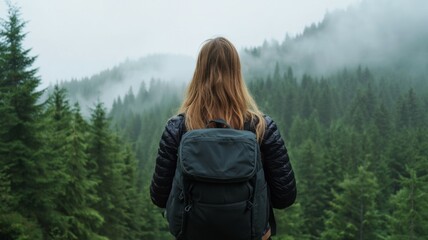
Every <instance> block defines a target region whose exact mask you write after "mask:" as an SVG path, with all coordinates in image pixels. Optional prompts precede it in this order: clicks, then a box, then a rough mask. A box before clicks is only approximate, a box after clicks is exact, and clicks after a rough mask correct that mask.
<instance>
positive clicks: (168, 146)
mask: <svg viewBox="0 0 428 240" xmlns="http://www.w3.org/2000/svg"><path fill="white" fill-rule="evenodd" d="M182 122H183V117H182V116H175V117H173V118H171V119H169V120H168V122H167V124H166V127H165V130H164V132H163V134H162V137H161V140H160V142H159V149H158V155H157V158H156V167H155V171H154V174H153V178H152V182H151V184H150V197H151V199H152V202H153V203H154V204H155V205H156V206H158V207H161V208H165V207H166V202H167V200H168V196H169V193H170V191H171V188H172V180H173V178H174V174H175V167H176V166H177V151H178V145H179V143H180V139H179V138H180V136H181V129H182V128H181V124H182Z"/></svg>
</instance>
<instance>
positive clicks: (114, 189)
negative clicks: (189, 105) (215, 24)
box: [0, 6, 428, 240]
mask: <svg viewBox="0 0 428 240" xmlns="http://www.w3.org/2000/svg"><path fill="white" fill-rule="evenodd" d="M334 19H335V18H334V17H332V16H330V17H329V18H328V19H327V20H326V21H329V22H332V21H334ZM25 23H26V22H25V21H24V20H23V18H22V16H21V13H20V11H19V9H17V8H15V7H13V6H10V9H9V12H8V16H7V18H5V19H4V20H2V22H1V25H0V26H1V27H0V239H1V240H15V239H19V240H27V239H28V240H38V239H43V240H53V239H67V240H71V239H79V240H86V239H88V240H92V239H93V240H107V239H111V240H127V239H129V240H131V239H132V240H133V239H150V240H166V239H172V236H171V235H170V234H169V232H168V226H167V222H166V219H165V218H164V217H163V216H162V209H158V208H157V207H155V206H154V205H153V204H152V202H151V200H150V196H149V189H148V187H149V184H150V181H151V177H152V174H153V170H154V165H155V159H156V155H157V149H158V144H159V139H160V136H161V134H162V132H163V130H164V127H165V124H166V122H167V120H168V118H170V117H171V116H173V115H175V114H177V109H178V107H179V105H180V102H181V100H182V98H183V93H184V91H185V85H184V84H182V83H178V82H170V81H164V80H162V79H152V80H151V81H149V82H142V83H141V85H140V87H139V88H138V89H137V90H133V88H130V89H129V91H128V92H127V93H126V94H124V96H112V98H113V104H112V105H111V106H107V105H105V104H104V103H103V102H101V101H96V102H93V103H91V105H90V110H89V111H88V113H83V112H84V110H82V109H83V107H82V106H81V105H79V104H81V103H78V102H76V97H75V95H77V94H80V95H84V93H85V91H86V94H88V93H87V92H90V91H93V89H92V88H94V85H96V84H94V82H91V78H88V79H86V80H85V81H73V82H63V83H61V84H59V85H55V86H51V87H50V88H49V89H40V88H39V86H40V83H41V80H42V79H41V78H40V77H39V76H38V73H37V68H35V66H34V61H35V60H36V56H33V55H32V53H31V49H26V48H24V47H23V40H24V39H25V37H26V29H25ZM326 24H327V23H325V22H323V23H321V24H320V25H317V26H311V27H310V28H308V29H307V30H305V32H304V33H303V34H302V36H298V37H296V38H294V39H292V40H286V41H284V43H283V44H281V45H278V44H277V43H271V44H270V43H265V44H263V46H260V47H257V48H252V49H245V50H244V51H243V52H242V62H243V66H244V76H245V78H246V79H247V86H248V87H249V89H250V92H251V94H252V95H253V97H254V98H255V100H256V102H257V103H258V104H259V107H260V109H261V110H262V111H263V112H264V113H266V114H268V115H270V116H271V117H272V118H273V119H274V120H275V122H276V123H277V124H278V127H279V129H280V131H281V134H282V136H283V138H284V140H285V143H286V147H287V149H288V151H289V154H290V159H291V162H292V166H293V168H294V171H295V175H296V179H297V192H298V197H297V201H296V203H295V204H294V205H293V206H292V207H290V208H287V209H285V210H275V214H276V221H277V225H278V232H277V236H275V237H273V239H278V240H313V239H322V240H345V239H346V240H347V239H367V240H377V239H379V240H380V239H388V240H401V239H414V240H418V239H420V240H422V239H428V111H427V110H428V74H427V72H428V64H427V65H426V66H424V65H423V64H422V65H423V67H421V68H418V69H413V68H410V67H409V66H408V65H399V64H401V63H403V62H404V60H405V58H404V57H403V58H400V61H397V62H394V63H393V64H392V63H391V64H390V65H385V66H381V65H380V64H379V63H376V64H375V63H373V62H370V61H368V62H360V63H358V64H355V65H352V64H348V65H347V66H342V67H340V68H336V69H334V70H331V69H330V71H329V72H324V73H320V72H319V69H318V68H317V69H315V70H314V71H310V69H311V68H310V67H308V65H305V66H304V67H302V66H298V63H296V62H294V63H290V62H287V61H281V60H278V59H281V56H286V54H287V53H290V52H292V48H291V47H289V46H292V45H298V44H299V42H300V41H303V40H302V39H305V37H308V38H309V37H311V36H313V35H314V34H315V35H316V34H318V35H319V34H321V33H322V32H323V29H325V25H326ZM427 36H428V35H427ZM426 40H427V39H419V41H417V42H420V45H418V44H415V42H412V44H413V45H412V49H413V50H412V51H413V52H420V51H422V52H423V53H425V55H423V54H420V56H425V59H423V61H422V60H421V61H422V62H423V63H426V62H428V59H427V58H428V48H426ZM419 47H420V48H419ZM293 51H294V50H293ZM272 52H273V53H276V55H275V57H274V58H272V59H268V55H270V54H271V53H272ZM267 53H269V54H267ZM403 56H404V55H403ZM406 56H410V57H411V56H412V55H411V54H408V55H406ZM418 56H419V55H418ZM284 58H285V57H284ZM418 59H419V60H420V58H418ZM262 60H263V61H262ZM419 60H418V61H419ZM415 61H416V60H415ZM261 62H263V64H264V65H263V67H261V66H259V68H260V70H257V69H256V68H253V69H249V68H250V67H251V66H253V65H254V64H260V63H261ZM388 64H389V63H388ZM262 68H263V69H262ZM308 69H309V70H308ZM100 76H106V77H105V78H106V79H108V80H109V81H115V80H120V78H121V76H120V72H118V70H117V69H113V70H107V71H105V72H103V74H102V75H97V76H96V78H97V79H100ZM190 77H191V76H189V78H190ZM99 81H100V80H99ZM95 87H96V86H95ZM88 89H90V90H88ZM89 95H90V94H89ZM91 97H93V96H91Z"/></svg>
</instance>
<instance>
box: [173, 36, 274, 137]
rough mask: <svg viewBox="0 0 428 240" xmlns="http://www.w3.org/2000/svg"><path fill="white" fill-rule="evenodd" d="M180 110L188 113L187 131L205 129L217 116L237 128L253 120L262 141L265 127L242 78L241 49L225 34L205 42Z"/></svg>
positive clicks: (241, 127) (186, 115) (186, 114)
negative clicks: (239, 50)
mask: <svg viewBox="0 0 428 240" xmlns="http://www.w3.org/2000/svg"><path fill="white" fill-rule="evenodd" d="M179 112H181V113H184V114H185V118H186V119H185V122H186V128H187V130H193V129H200V128H205V127H206V125H207V123H208V121H209V120H212V119H218V118H221V119H224V120H225V121H226V122H227V123H229V124H230V125H231V126H232V127H233V128H235V129H244V122H245V121H251V122H252V123H253V124H256V126H255V130H256V135H257V139H258V141H259V142H260V141H261V139H262V138H263V134H264V131H265V127H266V123H265V120H264V117H263V114H262V113H261V112H260V111H259V109H258V107H257V104H256V103H255V101H254V99H253V98H252V97H251V95H250V93H249V92H248V89H247V87H246V85H245V82H244V79H243V78H242V74H241V63H240V60H239V55H238V52H237V51H236V49H235V47H234V46H233V45H232V43H231V42H229V41H228V40H227V39H226V38H223V37H217V38H214V39H210V40H207V41H206V42H205V44H204V45H203V47H202V49H201V51H200V52H199V56H198V61H197V63H196V69H195V72H194V74H193V78H192V81H191V82H190V84H189V86H188V89H187V93H186V96H185V98H184V101H183V103H182V105H181V108H180V110H179Z"/></svg>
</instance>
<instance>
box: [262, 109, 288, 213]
mask: <svg viewBox="0 0 428 240" xmlns="http://www.w3.org/2000/svg"><path fill="white" fill-rule="evenodd" d="M265 120H266V131H265V134H264V137H263V141H262V144H261V152H262V156H263V160H264V169H265V174H266V180H267V182H268V185H269V188H270V194H271V202H272V207H274V208H279V209H282V208H286V207H288V206H290V205H291V204H293V203H294V201H295V199H296V181H295V179H294V173H293V169H292V167H291V163H290V159H289V157H288V153H287V149H286V147H285V144H284V140H283V139H282V138H281V135H280V133H279V130H278V127H277V126H276V124H275V122H274V121H273V120H272V119H271V118H270V117H268V116H266V117H265Z"/></svg>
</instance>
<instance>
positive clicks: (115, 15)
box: [0, 0, 361, 86]
mask: <svg viewBox="0 0 428 240" xmlns="http://www.w3.org/2000/svg"><path fill="white" fill-rule="evenodd" d="M13 2H15V3H17V5H18V6H19V7H21V13H22V18H23V19H24V20H27V21H28V23H27V27H26V31H27V32H28V35H27V38H26V40H25V46H26V47H28V48H32V52H31V53H32V54H33V55H38V59H37V61H36V63H35V66H36V67H39V74H40V75H41V77H42V81H43V85H44V86H46V85H47V84H48V83H49V82H56V81H57V80H69V79H71V78H81V77H84V76H91V75H93V74H96V73H98V72H99V71H101V70H104V69H107V68H111V67H113V66H115V65H117V64H118V63H120V62H123V61H124V60H126V59H127V58H128V59H138V58H140V57H144V56H146V55H149V54H157V53H174V54H186V55H190V56H192V57H196V56H197V53H198V51H199V48H200V46H201V43H202V42H203V41H204V40H206V39H208V38H211V37H214V36H225V37H227V38H228V39H230V40H231V41H232V42H233V43H234V44H235V46H236V47H237V48H238V49H242V48H244V47H251V46H259V45H261V44H262V43H263V41H264V40H268V41H270V40H272V39H274V40H277V41H280V42H281V41H282V40H283V39H284V38H285V35H286V34H287V33H288V34H289V35H290V36H294V35H296V34H298V33H301V32H302V31H303V29H304V27H305V26H308V25H310V24H311V23H314V22H315V23H316V22H319V21H321V20H322V18H323V16H324V14H325V13H326V12H327V11H334V10H337V9H346V8H347V7H349V6H352V5H355V4H357V3H359V2H361V0H300V1H295V0H268V1H260V0H215V1H212V0H168V1H167V0H123V1H118V0H69V1H66V0H37V1H34V0H15V1H13ZM6 10H7V9H6V4H5V2H4V1H3V0H0V17H1V18H5V17H6V16H7V14H6Z"/></svg>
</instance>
